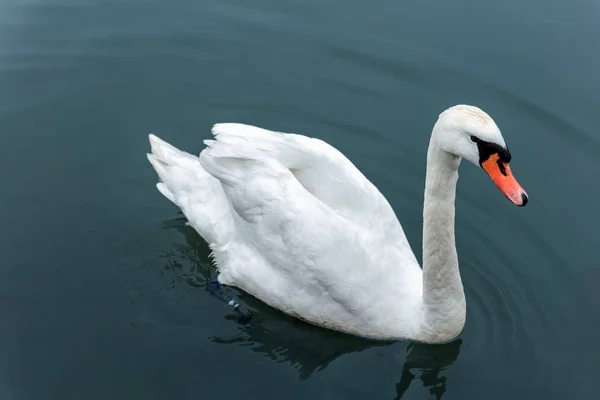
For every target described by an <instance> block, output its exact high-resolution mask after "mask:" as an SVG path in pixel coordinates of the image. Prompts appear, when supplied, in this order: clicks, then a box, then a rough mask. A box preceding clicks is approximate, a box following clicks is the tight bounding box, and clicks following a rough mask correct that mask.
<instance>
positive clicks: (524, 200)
mask: <svg viewBox="0 0 600 400" xmlns="http://www.w3.org/2000/svg"><path fill="white" fill-rule="evenodd" d="M521 199H522V200H523V204H521V207H525V204H527V202H528V201H529V198H528V197H527V195H526V194H525V193H521Z"/></svg>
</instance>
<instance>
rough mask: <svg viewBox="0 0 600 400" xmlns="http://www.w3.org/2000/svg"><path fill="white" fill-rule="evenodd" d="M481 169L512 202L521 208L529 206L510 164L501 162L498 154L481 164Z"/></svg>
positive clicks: (525, 194)
mask: <svg viewBox="0 0 600 400" xmlns="http://www.w3.org/2000/svg"><path fill="white" fill-rule="evenodd" d="M481 167H482V168H483V169H484V170H485V172H487V174H488V175H489V176H490V178H492V180H493V181H494V183H495V184H496V186H498V189H500V191H501V192H502V193H504V195H505V196H506V197H507V198H508V199H509V200H510V201H512V202H513V203H514V204H516V205H518V206H520V207H523V206H525V204H527V201H528V197H527V193H526V192H525V190H523V188H522V187H521V185H519V182H517V180H516V179H515V177H514V176H513V174H512V172H511V171H510V167H509V166H508V163H505V162H502V161H500V156H499V155H498V153H495V154H492V155H491V156H490V157H489V158H488V159H487V160H486V161H484V162H483V163H481Z"/></svg>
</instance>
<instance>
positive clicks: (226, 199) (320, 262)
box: [148, 109, 504, 342]
mask: <svg viewBox="0 0 600 400" xmlns="http://www.w3.org/2000/svg"><path fill="white" fill-rule="evenodd" d="M450 110H452V109H450ZM469 110H470V111H472V110H471V109H469ZM446 113H448V111H446ZM454 113H460V111H457V110H455V111H454ZM463 114H464V118H467V119H468V118H469V116H468V113H463ZM443 115H444V114H442V116H443ZM478 115H479V114H478ZM488 118H489V117H488ZM442 120H443V118H441V117H440V120H439V121H442ZM489 120H490V121H491V119H489ZM439 121H438V124H439V123H440V122H439ZM492 123H493V121H492ZM484 125H485V124H484ZM436 126H437V125H436ZM486 127H488V128H489V126H486ZM494 127H495V124H494ZM496 129H497V128H496ZM212 133H213V135H214V140H206V141H205V144H206V147H205V148H204V149H203V151H202V152H201V153H200V156H199V157H196V156H194V155H191V154H188V153H186V152H183V151H181V150H178V149H176V148H175V147H173V146H171V145H170V144H168V143H166V142H164V141H162V140H161V139H159V138H158V137H156V136H154V135H150V143H151V146H152V153H151V154H149V155H148V159H149V160H150V162H151V163H152V165H153V167H154V168H155V170H156V172H157V173H158V175H159V178H160V183H158V184H157V187H158V190H159V191H160V192H161V193H162V194H163V195H164V196H165V197H166V198H167V199H169V200H170V201H172V202H173V203H174V204H176V205H177V206H178V207H180V208H181V210H182V211H183V213H184V214H185V216H186V217H187V219H188V221H189V223H190V225H191V226H192V227H193V228H194V229H196V230H197V231H198V233H199V234H200V235H201V236H202V237H203V238H204V239H205V240H206V241H207V242H208V243H209V245H210V247H211V249H212V251H213V254H214V259H215V262H216V266H217V269H218V272H219V281H220V282H221V283H223V284H226V285H232V286H236V287H238V288H240V289H242V290H244V291H246V292H248V293H250V294H252V295H254V296H255V297H257V298H258V299H260V300H262V301H263V302H265V303H267V304H269V305H271V306H272V307H275V308H277V309H279V310H281V311H283V312H285V313H287V314H290V315H293V316H296V317H298V318H301V319H303V320H306V321H308V322H310V323H313V324H315V325H319V326H323V327H326V328H330V329H335V330H339V331H343V332H347V333H350V334H355V335H359V336H363V337H367V338H373V339H398V338H411V339H415V340H421V341H428V342H439V341H446V340H450V339H452V338H453V337H454V336H456V335H458V333H460V331H461V329H462V326H463V325H464V295H463V292H462V284H461V283H460V276H458V285H459V287H457V286H456V283H457V282H454V281H453V278H452V277H451V278H450V279H449V280H447V281H446V282H437V281H435V280H432V282H431V285H429V286H428V285H425V286H424V282H423V275H424V274H423V272H422V270H421V268H420V267H419V265H418V263H417V261H416V258H415V256H414V254H413V252H412V250H411V249H410V246H409V244H408V242H407V240H406V236H405V234H404V232H403V230H402V227H401V226H400V223H399V222H398V220H397V218H396V216H395V214H394V212H393V210H392V208H391V207H390V205H389V204H388V202H387V201H386V199H385V198H384V196H383V195H382V194H381V193H380V192H379V190H377V188H376V187H375V186H374V185H373V184H372V183H371V182H370V181H369V180H368V179H367V178H365V176H364V175H363V174H362V173H361V172H360V171H359V170H358V169H357V168H356V167H355V166H354V165H353V164H352V163H351V162H350V161H349V160H348V159H347V158H346V157H345V156H344V155H343V154H342V153H340V152H339V151H338V150H336V149H335V148H334V147H332V146H331V145H329V144H327V143H325V142H323V141H321V140H318V139H313V138H309V137H306V136H301V135H295V134H284V133H278V132H272V131H269V130H265V129H261V128H257V127H253V126H248V125H243V124H235V123H226V124H217V125H215V126H214V127H213V130H212ZM487 134H488V136H489V132H487ZM497 135H498V136H499V139H498V140H497V141H498V142H500V140H502V141H501V143H502V144H503V143H504V142H503V139H502V136H501V135H500V133H499V131H498V133H497ZM435 136H436V135H435V129H434V135H433V136H432V143H434V142H435V140H434V139H435ZM469 146H470V145H469ZM455 147H456V146H455ZM470 150H472V149H469V151H470ZM431 152H432V150H431V147H430V156H431ZM442 158H443V157H442ZM445 167H446V165H442V164H440V163H431V162H430V163H428V174H430V173H431V172H432V170H433V172H436V171H437V170H438V169H442V170H443V169H444V168H445ZM456 167H458V164H457V165H456ZM450 180H451V179H450ZM426 198H427V194H426ZM426 204H427V200H426ZM441 210H442V212H443V211H444V207H441ZM426 212H427V209H426ZM453 212H454V210H453V198H452V215H451V216H452V231H453V221H454V215H453ZM425 218H426V219H427V216H425ZM442 234H443V233H442ZM425 239H427V238H425ZM453 239H454V238H453V232H452V243H450V244H451V246H454V241H453ZM442 253H443V252H442ZM442 256H443V254H442ZM447 261H448V260H441V261H440V263H447ZM449 261H450V264H451V261H452V260H449ZM457 266H458V264H457ZM426 267H429V268H431V269H432V270H433V268H439V269H442V270H443V268H444V266H426ZM456 273H458V272H456ZM442 275H443V274H442ZM440 276H441V275H440ZM448 285H449V286H451V287H448ZM458 289H460V290H458ZM424 290H425V291H436V290H438V291H439V292H440V293H451V294H452V296H454V298H446V299H438V300H441V301H442V303H443V304H442V305H441V306H440V304H437V303H435V304H434V302H430V303H431V304H429V305H428V304H427V302H426V301H425V300H424V298H425V296H424ZM447 290H450V291H449V292H447ZM432 298H433V297H432ZM432 301H433V300H432ZM436 313H444V315H443V316H441V318H440V316H438V315H437V314H436Z"/></svg>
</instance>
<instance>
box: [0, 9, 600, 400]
mask: <svg viewBox="0 0 600 400" xmlns="http://www.w3.org/2000/svg"><path fill="white" fill-rule="evenodd" d="M599 18H600V3H598V2H597V1H593V0H570V1H557V0H507V1H498V0H495V1H492V0H482V1H478V2H473V1H466V0H455V1H451V2H443V1H439V0H438V1H433V0H423V1H418V2H417V1H401V0H395V1H391V0H376V1H366V0H363V1H357V0H321V1H316V0H304V1H300V0H284V1H281V0H255V1H252V2H250V1H245V0H219V1H217V0H202V1H191V0H174V1H158V0H129V1H122V0H121V1H120V0H112V1H104V0H88V1H84V0H60V1H57V0H27V1H26V0H0V137H1V139H2V141H1V145H0V166H1V168H0V182H2V190H0V205H1V207H0V354H2V357H0V398H2V399H7V400H11V399H61V400H62V399H171V398H172V399H202V400H205V399H206V400H208V399H238V398H249V399H254V398H256V399H309V398H311V399H327V400H331V399H398V398H402V399H429V398H432V399H436V398H437V399H439V398H443V399H446V400H448V399H461V400H465V399H533V398H536V399H597V398H599V397H598V396H599V395H600V389H599V388H598V383H597V379H598V378H597V375H598V372H599V365H600V346H599V344H598V339H599V338H600V301H599V300H598V295H597V286H598V282H599V279H600V260H599V257H598V247H599V246H600V239H599V238H600V232H599V218H600V212H599V211H598V204H600V187H599V181H598V177H599V173H600V157H599V155H600V132H599V130H598V123H597V118H598V116H599V115H600V95H599V93H600V74H599V71H600V45H599V44H598V38H599V37H600V24H599V23H598V19H599ZM457 103H468V104H474V105H477V106H480V107H481V108H483V109H484V110H486V111H487V112H488V113H490V115H491V116H492V117H493V118H494V119H495V120H496V122H497V123H498V125H499V126H500V128H501V129H502V131H503V133H504V136H505V138H506V140H507V143H508V145H509V146H510V148H511V150H512V153H513V162H512V163H511V167H512V170H513V172H514V173H515V176H516V177H517V179H518V180H519V182H520V183H521V184H522V185H523V186H524V187H525V189H526V190H527V192H528V193H529V195H530V202H529V204H528V206H527V207H525V208H518V207H515V206H513V205H511V204H510V203H509V202H508V201H507V200H506V199H505V198H504V197H503V196H502V194H500V193H499V192H498V190H497V189H496V188H495V187H494V185H493V184H492V183H491V182H490V181H489V179H488V178H487V177H486V176H485V174H484V173H483V172H482V171H481V170H478V169H477V168H474V167H473V166H471V165H469V164H468V163H463V166H462V167H461V170H460V173H461V178H460V181H459V187H458V196H457V205H456V207H457V221H456V229H457V231H456V236H457V247H458V252H459V258H460V263H461V273H462V276H463V280H464V285H465V291H466V297H467V308H468V315H467V323H466V326H465V329H464V331H463V333H462V334H461V336H460V338H459V339H458V340H456V341H455V342H453V343H450V344H447V345H438V346H425V345H415V344H411V343H409V342H407V341H400V342H396V343H392V344H381V343H373V342H368V341H363V340H359V339H356V338H353V337H349V336H345V335H342V334H337V333H333V332H330V331H325V330H322V329H319V328H316V327H312V326H309V325H307V324H305V323H302V322H300V321H297V320H295V319H292V318H288V317H286V316H284V315H282V314H281V313H279V312H277V311H275V310H272V309H270V308H268V307H267V306H265V305H264V304H262V303H260V302H258V301H256V300H255V299H253V298H251V297H250V296H248V295H244V294H240V300H241V302H242V303H243V304H245V305H246V306H248V307H250V308H252V309H254V310H255V311H256V312H257V317H256V318H255V319H254V320H253V321H252V322H251V323H250V324H248V325H243V324H240V323H238V322H237V321H236V320H235V318H233V316H232V315H231V311H230V309H229V308H228V307H227V306H226V305H225V304H223V303H221V302H219V300H217V299H215V298H214V297H212V296H210V295H209V294H208V293H207V292H206V291H205V290H204V284H205V282H206V279H207V278H208V277H210V276H213V275H214V270H213V269H212V267H211V266H210V259H209V251H208V248H207V246H206V244H205V243H204V242H203V241H202V240H201V239H200V238H199V237H198V235H197V234H196V233H195V232H194V231H192V230H191V229H190V228H188V227H186V226H185V220H184V219H183V217H182V215H181V214H180V213H179V212H178V210H177V209H176V208H175V207H174V206H172V205H171V204H170V203H169V202H168V201H167V200H166V199H165V198H163V197H162V196H161V195H160V194H159V193H158V192H157V191H156V189H155V186H154V185H155V183H156V174H155V172H154V171H153V170H152V168H151V167H150V165H149V164H148V162H147V160H146V157H145V153H146V152H147V151H148V150H149V145H148V142H147V135H148V133H150V132H153V133H155V134H157V135H159V136H161V137H162V138H164V139H165V140H167V141H169V142H171V143H173V144H174V145H176V146H179V147H181V148H183V149H186V150H188V151H193V152H198V151H199V150H200V149H201V148H202V144H201V141H202V139H205V138H207V137H208V136H209V129H210V127H211V125H212V124H213V123H215V122H223V121H237V122H245V123H250V124H256V125H260V126H263V127H266V128H270V129H275V130H282V131H286V132H296V133H303V134H307V135H310V136H314V137H319V138H322V139H324V140H326V141H328V142H330V143H331V144H333V145H334V146H336V147H338V148H339V149H340V150H341V151H343V152H344V153H345V154H346V155H347V156H348V157H349V158H350V159H351V160H353V161H354V162H355V164H356V165H357V166H358V167H359V168H360V169H361V170H362V171H364V173H365V174H366V175H367V176H368V177H369V178H370V179H371V180H372V181H373V182H374V183H375V184H376V185H377V186H378V187H379V188H380V190H381V191H382V192H383V193H384V195H385V196H386V197H387V198H388V199H389V201H390V203H391V204H392V206H393V207H394V209H395V211H396V213H397V215H398V217H399V219H400V221H401V222H402V224H403V226H404V229H405V231H406V233H407V236H408V238H409V241H410V242H411V245H412V246H413V249H416V250H419V249H420V246H421V245H420V241H421V223H422V221H421V216H422V201H423V186H424V176H425V155H426V151H427V144H428V140H429V136H430V133H431V128H432V126H433V124H434V122H435V120H436V118H437V115H438V114H439V113H440V112H441V111H442V110H443V109H445V108H446V107H448V106H451V105H454V104H457ZM417 253H418V258H419V259H420V258H421V256H420V250H419V251H417Z"/></svg>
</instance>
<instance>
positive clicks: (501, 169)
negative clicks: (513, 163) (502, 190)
mask: <svg viewBox="0 0 600 400" xmlns="http://www.w3.org/2000/svg"><path fill="white" fill-rule="evenodd" d="M496 164H498V169H499V170H500V173H501V174H502V175H504V176H506V168H504V163H503V162H502V161H500V160H498V161H496Z"/></svg>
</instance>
